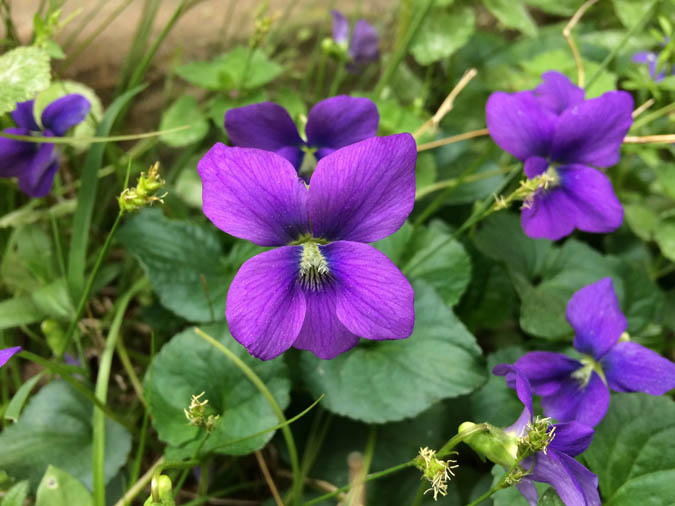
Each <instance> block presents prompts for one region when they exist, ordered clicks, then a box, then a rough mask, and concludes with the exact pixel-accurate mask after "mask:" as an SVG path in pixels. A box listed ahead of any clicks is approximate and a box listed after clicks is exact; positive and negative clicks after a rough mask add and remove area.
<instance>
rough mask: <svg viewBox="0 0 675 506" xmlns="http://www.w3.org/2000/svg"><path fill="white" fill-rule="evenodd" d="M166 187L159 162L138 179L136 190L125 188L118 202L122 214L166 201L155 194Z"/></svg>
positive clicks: (142, 173)
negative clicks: (160, 173) (161, 176)
mask: <svg viewBox="0 0 675 506" xmlns="http://www.w3.org/2000/svg"><path fill="white" fill-rule="evenodd" d="M163 185H164V180H163V179H162V178H160V177H159V162H155V163H154V164H153V165H152V166H151V167H150V170H148V175H147V176H146V175H145V173H144V172H141V175H140V176H139V178H138V182H137V183H136V187H135V188H125V189H124V191H123V192H122V193H121V194H120V196H119V197H118V199H117V201H118V203H119V206H120V210H121V211H122V212H131V211H136V210H138V209H140V208H142V207H145V206H151V205H152V204H154V203H155V202H161V203H163V202H164V201H163V200H162V198H163V197H164V195H162V196H161V197H157V196H155V195H154V193H155V192H156V191H157V190H159V189H160V188H161V187H162V186H163Z"/></svg>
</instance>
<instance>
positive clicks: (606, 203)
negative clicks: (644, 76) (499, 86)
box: [486, 72, 633, 240]
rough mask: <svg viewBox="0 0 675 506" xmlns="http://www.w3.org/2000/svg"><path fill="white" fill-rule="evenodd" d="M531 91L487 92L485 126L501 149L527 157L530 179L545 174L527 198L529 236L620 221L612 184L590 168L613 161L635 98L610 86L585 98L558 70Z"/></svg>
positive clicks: (603, 229)
mask: <svg viewBox="0 0 675 506" xmlns="http://www.w3.org/2000/svg"><path fill="white" fill-rule="evenodd" d="M542 79H543V81H544V82H543V83H542V84H540V85H539V86H537V87H536V88H535V89H534V90H532V91H521V92H518V93H504V92H501V91H498V92H496V93H493V94H492V95H490V98H489V99H488V102H487V105H486V115H487V126H488V130H489V131H490V135H491V136H492V138H493V139H494V141H495V142H496V143H497V145H499V147H500V148H502V149H504V150H505V151H508V152H509V153H511V154H512V155H513V156H515V157H516V158H518V159H520V160H521V161H523V162H524V163H525V174H526V175H527V177H528V178H529V179H533V178H535V177H537V176H541V175H546V176H547V177H546V180H545V181H546V182H545V184H543V185H541V186H540V187H539V188H538V189H537V190H536V192H535V193H534V194H533V195H532V197H531V198H530V199H529V200H527V201H526V202H525V205H523V210H522V214H521V222H522V225H523V230H524V231H525V233H526V234H527V235H528V236H530V237H532V238H547V239H551V240H557V239H560V238H562V237H565V236H567V235H569V234H570V233H572V231H573V230H574V229H575V228H578V229H579V230H583V231H585V232H596V233H607V232H612V231H613V230H616V229H617V228H618V227H619V226H620V225H621V222H622V221H623V208H622V207H621V203H620V202H619V200H618V199H617V198H616V195H615V194H614V190H613V189H612V184H611V182H610V181H609V179H608V178H607V176H605V174H603V173H602V172H601V171H600V170H597V169H596V168H594V167H603V168H606V167H610V166H612V165H614V164H616V163H617V162H618V161H619V148H620V146H621V143H622V142H623V139H624V137H625V136H626V133H627V132H628V129H629V128H630V126H631V124H632V123H633V117H632V112H633V98H632V97H631V96H630V94H628V93H626V92H625V91H608V92H607V93H605V94H603V95H602V96H600V97H598V98H592V99H589V100H585V99H584V90H583V89H582V88H579V87H577V86H575V85H574V84H572V83H571V82H570V80H569V79H568V78H567V77H566V76H564V75H563V74H560V73H558V72H546V73H544V74H543V75H542Z"/></svg>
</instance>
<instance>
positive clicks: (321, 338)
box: [293, 281, 359, 359]
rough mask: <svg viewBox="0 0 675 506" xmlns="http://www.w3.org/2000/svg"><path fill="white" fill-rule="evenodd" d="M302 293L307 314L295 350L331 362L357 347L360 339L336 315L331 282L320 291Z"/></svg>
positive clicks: (334, 295)
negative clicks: (309, 352) (332, 359)
mask: <svg viewBox="0 0 675 506" xmlns="http://www.w3.org/2000/svg"><path fill="white" fill-rule="evenodd" d="M304 293H305V300H306V303H307V311H306V313H305V322H304V323H303V325H302V329H301V330H300V334H299V335H298V338H297V339H296V340H295V342H294V343H293V347H294V348H299V349H301V350H309V351H311V352H312V353H314V354H315V355H316V356H317V357H319V358H322V359H331V358H335V357H337V356H338V355H339V354H341V353H344V352H345V351H347V350H349V349H351V348H353V347H354V346H356V345H357V344H358V342H359V337H358V336H356V335H354V334H352V333H351V332H349V331H348V330H347V329H346V328H345V326H344V325H342V323H340V320H338V317H337V314H336V313H335V310H336V309H335V308H336V303H337V294H336V292H335V286H334V283H333V281H328V283H326V285H325V286H324V287H323V288H320V289H318V290H314V291H312V290H305V292H304Z"/></svg>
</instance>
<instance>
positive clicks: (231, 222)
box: [198, 134, 417, 360]
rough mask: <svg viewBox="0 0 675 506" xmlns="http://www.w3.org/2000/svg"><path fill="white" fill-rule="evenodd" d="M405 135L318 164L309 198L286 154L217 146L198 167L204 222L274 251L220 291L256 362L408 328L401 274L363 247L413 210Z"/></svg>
mask: <svg viewBox="0 0 675 506" xmlns="http://www.w3.org/2000/svg"><path fill="white" fill-rule="evenodd" d="M416 159H417V149H416V145H415V141H414V139H413V137H412V136H411V135H409V134H398V135H391V136H388V137H375V138H372V139H367V140H365V141H362V142H359V143H357V144H352V145H350V146H347V147H345V148H342V149H340V150H338V151H336V152H334V153H333V154H331V155H330V156H327V157H325V158H322V159H321V160H319V163H318V164H317V167H316V171H315V172H314V174H313V176H312V181H311V184H310V186H309V189H308V188H307V186H306V185H305V183H304V182H303V181H302V180H301V179H300V178H299V177H298V175H297V173H296V171H295V169H294V168H293V167H292V165H291V164H290V163H288V161H287V160H286V159H284V158H282V157H281V156H278V155H276V154H274V153H270V152H268V151H263V150H258V149H247V148H237V147H235V148H230V147H227V146H225V145H223V144H220V143H219V144H216V145H215V146H213V147H212V148H211V149H210V150H209V151H208V152H207V153H206V155H204V157H203V158H202V159H201V160H200V162H199V164H198V170H199V175H200V176H201V179H202V199H203V202H204V214H205V215H206V216H207V217H208V218H209V219H210V220H211V221H212V222H213V224H214V225H216V227H218V228H219V229H221V230H223V231H224V232H227V233H228V234H230V235H233V236H235V237H239V238H242V239H247V240H249V241H251V242H253V243H255V244H258V245H260V246H278V247H277V248H276V249H273V250H270V251H266V252H264V253H261V254H259V255H256V256H254V257H253V258H251V259H250V260H248V261H247V262H246V263H244V265H243V266H242V267H241V269H239V272H237V274H236V276H235V277H234V280H233V281H232V284H231V285H230V289H229V292H228V294H227V310H226V317H227V322H228V324H229V327H230V332H231V333H232V335H233V336H234V338H235V339H236V340H237V341H239V342H240V343H241V344H242V345H244V346H245V347H246V348H247V349H248V351H249V352H250V353H251V354H252V355H254V356H256V357H258V358H260V359H263V360H268V359H271V358H274V357H276V356H278V355H280V354H281V353H283V352H284V351H286V350H287V349H288V348H290V347H291V346H293V347H295V348H300V349H304V350H310V351H311V352H312V353H314V354H315V355H317V356H318V357H320V358H323V359H330V358H333V357H335V356H337V355H339V354H340V353H343V352H345V351H347V350H349V349H350V348H353V347H354V346H356V344H357V343H358V341H359V337H364V338H366V339H375V340H380V339H403V338H406V337H408V336H409V335H410V334H411V333H412V330H413V324H414V306H413V299H414V294H413V290H412V287H411V285H410V283H409V282H408V280H407V279H406V278H405V276H404V275H403V274H402V273H401V272H400V271H399V270H398V268H397V267H396V266H395V265H394V264H393V262H392V261H391V260H389V259H388V258H387V257H386V256H385V255H384V254H383V253H381V252H380V251H378V250H377V249H375V248H374V247H373V246H370V245H369V244H365V243H370V242H374V241H378V240H380V239H382V238H384V237H387V236H388V235H390V234H393V233H394V232H395V231H396V230H398V229H399V228H400V227H401V225H403V223H404V222H405V220H406V218H407V217H408V215H409V214H410V212H411V211H412V208H413V205H414V201H415V161H416Z"/></svg>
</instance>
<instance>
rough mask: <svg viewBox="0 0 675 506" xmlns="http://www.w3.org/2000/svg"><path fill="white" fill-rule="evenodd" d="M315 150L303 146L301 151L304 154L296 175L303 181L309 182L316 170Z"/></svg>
mask: <svg viewBox="0 0 675 506" xmlns="http://www.w3.org/2000/svg"><path fill="white" fill-rule="evenodd" d="M316 149H317V148H312V147H310V146H303V147H302V150H303V151H304V152H305V156H304V157H303V158H302V165H301V166H300V170H298V175H299V176H300V177H301V178H303V179H304V180H305V181H309V180H310V178H311V177H312V174H313V173H314V170H315V169H316V164H317V159H316V155H315V153H316Z"/></svg>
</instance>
